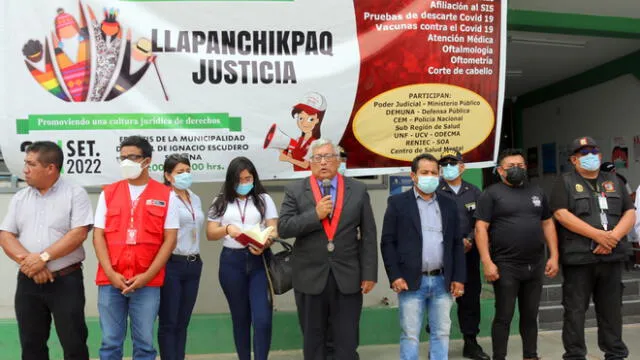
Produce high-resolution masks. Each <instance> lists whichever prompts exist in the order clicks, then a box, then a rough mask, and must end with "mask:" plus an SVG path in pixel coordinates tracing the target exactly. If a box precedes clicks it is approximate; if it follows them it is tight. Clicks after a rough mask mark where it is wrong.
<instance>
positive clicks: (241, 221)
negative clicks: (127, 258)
mask: <svg viewBox="0 0 640 360" xmlns="http://www.w3.org/2000/svg"><path fill="white" fill-rule="evenodd" d="M277 222H278V212H277V210H276V206H275V204H274V202H273V200H272V199H271V197H270V196H269V195H268V194H267V192H266V190H265V189H264V187H263V186H262V184H261V183H260V179H259V177H258V173H257V171H256V168H255V166H254V165H253V163H252V162H251V161H250V160H249V159H247V158H246V157H237V158H235V159H233V160H232V161H231V163H229V166H228V168H227V175H226V179H225V182H224V184H223V185H222V190H221V192H220V194H219V195H218V196H217V197H216V198H215V199H214V201H213V204H212V205H211V208H210V209H209V213H208V225H207V238H208V239H209V240H220V239H224V247H223V250H222V253H221V254H220V270H219V273H218V275H219V278H220V285H222V290H223V291H224V294H225V296H226V297H227V302H228V303H229V308H230V310H231V320H232V322H233V338H234V341H235V345H236V351H237V353H238V358H239V359H240V360H251V340H250V339H251V326H252V325H253V350H254V359H255V360H266V359H267V357H268V355H269V348H270V346H271V318H272V309H271V303H270V300H269V295H268V294H269V288H268V284H267V275H266V270H265V268H264V262H263V260H262V256H261V254H262V250H257V249H254V248H253V247H246V246H244V245H242V244H241V243H239V242H238V241H236V240H235V239H236V238H237V237H238V235H240V234H241V233H242V232H243V230H248V229H250V228H252V227H254V226H255V225H257V224H259V225H260V227H261V229H265V228H266V227H268V226H272V227H273V228H274V231H273V232H272V233H271V237H276V236H277V235H276V230H275V229H276V226H277ZM269 244H270V242H268V243H267V246H268V245H269Z"/></svg>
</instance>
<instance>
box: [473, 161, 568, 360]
mask: <svg viewBox="0 0 640 360" xmlns="http://www.w3.org/2000/svg"><path fill="white" fill-rule="evenodd" d="M498 173H499V174H500V178H501V180H502V181H501V182H499V183H497V184H494V185H491V186H489V187H488V188H487V189H486V190H485V191H484V192H483V193H482V195H480V199H478V204H477V208H476V212H475V214H474V217H475V218H476V246H477V247H478V252H479V253H480V260H481V261H482V265H483V267H484V275H485V278H486V279H487V281H490V282H493V289H494V292H495V297H496V298H495V300H496V303H495V316H494V318H493V326H492V328H491V340H492V345H493V359H494V360H504V359H505V358H506V356H507V342H508V340H509V328H510V326H511V319H512V318H513V312H514V310H515V304H516V299H518V309H519V311H520V337H521V338H522V353H523V358H524V359H525V360H527V359H530V360H537V359H538V354H537V347H538V307H539V305H540V295H541V293H542V274H543V273H545V274H546V275H547V276H548V277H554V276H556V274H557V273H558V241H557V237H556V228H555V225H554V223H553V218H552V217H551V212H550V210H549V206H548V203H547V199H546V197H545V195H544V193H543V191H542V189H540V187H538V186H534V185H530V184H529V183H528V182H527V181H526V174H527V167H526V163H525V160H524V156H523V155H522V151H520V150H517V149H507V150H504V151H503V152H501V153H500V156H499V157H498ZM543 238H544V239H546V242H547V246H548V248H549V254H550V256H549V259H548V260H547V261H546V264H545V261H544V260H545V258H546V254H545V248H544V243H543Z"/></svg>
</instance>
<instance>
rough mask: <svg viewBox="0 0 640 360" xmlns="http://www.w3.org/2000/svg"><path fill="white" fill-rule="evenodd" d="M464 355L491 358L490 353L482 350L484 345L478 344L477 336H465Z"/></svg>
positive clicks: (475, 358)
mask: <svg viewBox="0 0 640 360" xmlns="http://www.w3.org/2000/svg"><path fill="white" fill-rule="evenodd" d="M462 356H463V357H466V358H467V359H473V360H491V358H490V357H489V355H487V353H485V352H484V351H483V350H482V347H481V346H480V344H478V342H477V341H476V339H475V338H467V337H465V339H464V347H463V348H462Z"/></svg>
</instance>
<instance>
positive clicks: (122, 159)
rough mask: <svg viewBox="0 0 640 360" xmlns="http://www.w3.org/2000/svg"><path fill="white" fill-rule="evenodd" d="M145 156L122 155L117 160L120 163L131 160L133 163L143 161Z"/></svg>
mask: <svg viewBox="0 0 640 360" xmlns="http://www.w3.org/2000/svg"><path fill="white" fill-rule="evenodd" d="M143 158H144V155H138V154H129V155H121V156H117V157H116V160H118V161H119V162H120V161H125V160H131V161H138V160H140V159H143Z"/></svg>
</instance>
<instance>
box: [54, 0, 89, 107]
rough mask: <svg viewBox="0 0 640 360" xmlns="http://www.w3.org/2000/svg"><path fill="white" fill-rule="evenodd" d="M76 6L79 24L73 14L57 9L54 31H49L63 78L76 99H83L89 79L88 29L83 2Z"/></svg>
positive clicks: (80, 100)
mask: <svg viewBox="0 0 640 360" xmlns="http://www.w3.org/2000/svg"><path fill="white" fill-rule="evenodd" d="M79 7H80V23H81V25H82V26H81V27H80V26H78V23H77V22H76V19H75V18H74V17H73V16H72V15H70V14H69V13H66V12H65V11H64V9H63V8H59V9H58V15H57V16H56V18H55V21H54V23H55V27H56V30H55V33H54V34H51V38H52V39H53V47H54V48H55V54H56V62H57V63H58V67H59V68H60V72H61V73H62V80H63V81H64V83H65V85H66V86H67V90H68V91H69V94H70V95H71V99H73V101H75V102H82V101H85V100H86V98H87V95H88V93H89V82H90V80H91V52H90V51H91V50H90V46H89V30H88V29H87V19H86V17H85V15H84V10H83V9H82V3H80V4H79Z"/></svg>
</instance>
